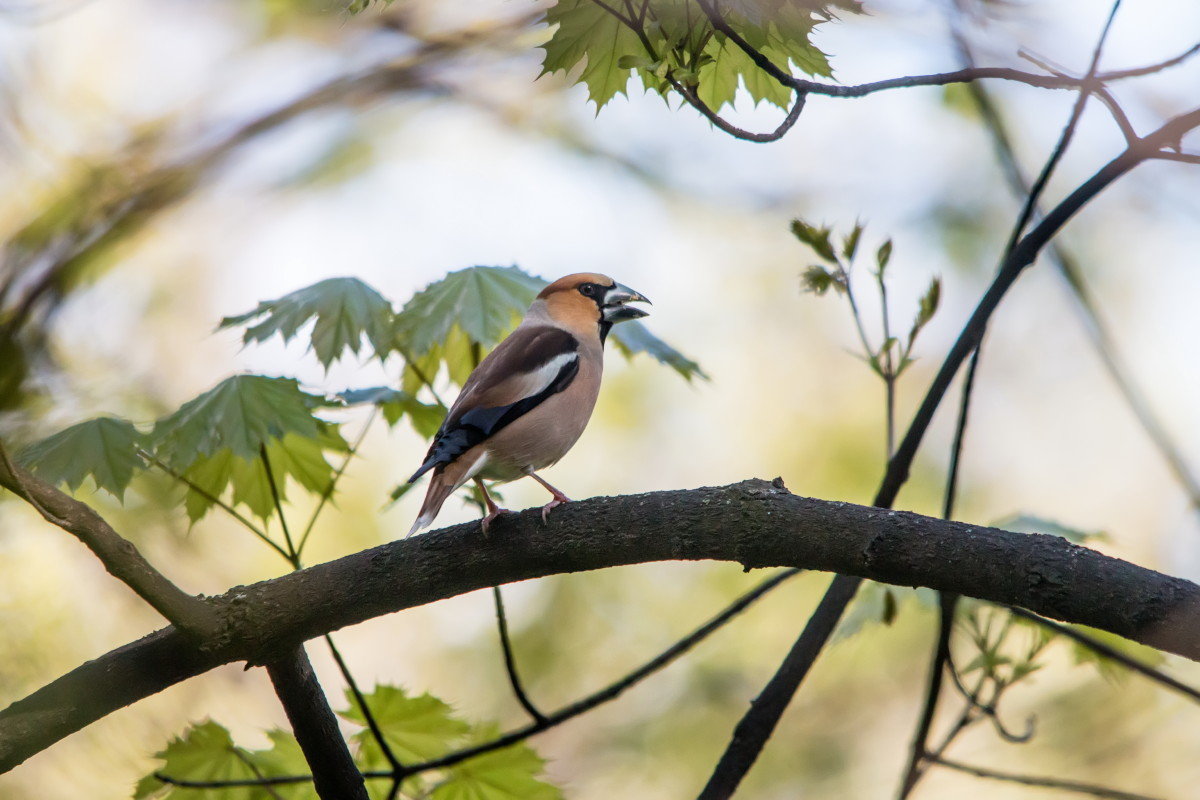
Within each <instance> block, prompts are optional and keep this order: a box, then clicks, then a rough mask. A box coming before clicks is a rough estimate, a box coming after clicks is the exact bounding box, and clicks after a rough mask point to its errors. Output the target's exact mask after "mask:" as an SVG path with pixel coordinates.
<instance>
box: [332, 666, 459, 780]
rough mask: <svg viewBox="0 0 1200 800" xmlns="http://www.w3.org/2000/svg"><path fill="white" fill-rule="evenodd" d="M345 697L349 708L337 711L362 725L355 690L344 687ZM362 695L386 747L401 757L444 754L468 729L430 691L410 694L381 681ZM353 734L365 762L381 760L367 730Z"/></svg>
mask: <svg viewBox="0 0 1200 800" xmlns="http://www.w3.org/2000/svg"><path fill="white" fill-rule="evenodd" d="M346 697H347V699H348V701H349V703H350V708H349V709H348V710H346V711H342V712H339V715H340V716H341V717H343V718H344V719H347V720H349V721H351V722H353V723H355V724H357V725H362V726H364V728H365V726H366V719H365V718H364V717H363V715H362V711H361V710H360V709H359V707H358V702H357V700H356V699H355V697H354V694H353V693H352V692H349V691H347V692H346ZM364 699H365V700H366V702H367V706H368V707H369V708H370V709H371V714H372V716H373V717H374V718H375V720H376V721H377V722H378V723H379V726H380V728H382V729H383V734H384V738H385V739H386V740H387V743H388V747H390V748H391V749H392V752H393V753H395V755H396V757H397V758H399V759H400V760H401V761H407V762H414V761H427V760H429V759H431V758H437V757H438V756H441V755H445V754H446V753H448V752H449V751H450V749H451V748H453V747H455V746H457V745H458V744H460V743H461V741H462V738H463V736H464V735H465V734H466V733H467V731H468V730H469V729H470V726H469V725H468V724H467V723H466V722H464V721H462V720H461V719H458V718H457V717H455V716H454V710H453V709H452V708H450V706H449V705H447V704H446V703H444V702H443V701H441V700H439V699H438V698H436V697H434V696H433V695H429V694H423V695H421V696H419V697H409V695H408V693H407V692H405V691H404V690H403V689H401V688H399V687H396V686H384V685H380V686H376V687H375V691H374V692H372V693H371V694H368V695H365V696H364ZM352 738H353V739H354V741H355V742H357V743H358V746H359V757H360V759H361V760H362V761H363V762H365V764H367V765H379V764H382V763H384V759H383V753H382V751H381V750H380V749H379V744H378V742H376V741H375V739H374V737H373V735H372V734H371V731H370V730H362V731H360V732H359V733H356V734H354V736H353V737H352Z"/></svg>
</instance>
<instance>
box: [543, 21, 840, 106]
mask: <svg viewBox="0 0 1200 800" xmlns="http://www.w3.org/2000/svg"><path fill="white" fill-rule="evenodd" d="M641 10H642V4H641V3H637V4H635V11H630V10H629V9H628V8H627V7H626V6H625V5H624V4H622V3H619V2H617V3H612V4H609V6H608V8H605V6H604V4H601V3H598V2H595V0H558V2H557V3H555V4H554V5H553V6H551V7H550V8H549V9H548V10H547V12H546V15H545V17H544V20H545V21H546V22H547V23H548V24H549V25H550V28H551V33H550V37H549V39H548V40H547V41H546V43H545V44H544V45H543V49H544V50H545V56H544V58H543V60H542V72H543V74H545V73H552V72H564V73H567V74H574V75H575V78H574V80H575V81H576V82H581V83H585V84H587V86H588V91H589V96H590V98H591V99H592V100H593V101H595V103H596V107H597V111H599V109H600V108H602V107H603V106H604V105H605V103H607V102H608V101H609V100H611V99H612V98H613V97H615V96H616V95H617V94H618V93H623V92H624V91H625V87H626V85H627V84H628V81H629V78H630V77H631V75H632V74H634V73H637V74H638V75H639V76H640V77H641V79H642V83H643V85H644V86H645V88H646V89H647V90H651V91H655V92H658V93H660V94H665V93H666V92H669V91H671V90H672V88H673V87H672V83H671V80H674V81H676V82H678V83H682V84H684V85H686V86H689V87H691V88H692V89H693V90H694V91H695V92H696V93H697V95H698V96H699V97H700V99H701V100H702V101H703V102H704V103H705V104H706V105H708V106H709V107H710V108H713V109H714V110H719V109H720V108H721V107H723V106H725V105H729V104H732V103H733V100H734V96H735V94H736V91H737V86H738V82H739V80H740V81H741V83H742V84H743V85H745V87H746V90H747V92H748V93H749V94H750V96H751V97H752V98H753V99H754V102H755V103H756V104H757V103H758V102H760V101H763V100H766V101H768V102H770V103H774V104H775V105H778V106H780V107H781V108H786V107H787V106H788V105H790V103H791V101H792V100H791V98H792V90H791V89H790V88H788V87H787V86H785V85H783V84H781V83H780V82H779V81H777V80H775V78H773V77H771V76H770V75H768V74H767V73H766V72H764V71H763V70H762V69H761V68H759V66H758V65H757V64H755V63H754V61H753V59H751V58H750V56H749V55H748V54H746V53H745V52H744V51H743V50H742V49H741V48H740V47H738V46H737V45H735V44H733V43H732V42H730V41H728V39H727V37H726V36H725V34H723V33H721V32H718V31H716V30H715V29H714V28H713V27H712V25H711V23H710V22H709V20H708V17H707V16H706V15H705V14H703V13H702V12H701V10H700V9H699V7H698V6H697V5H696V3H695V2H694V0H649V2H648V5H647V6H646V9H645V14H644V18H642V19H638V18H637V17H638V14H640V13H641ZM720 10H721V14H722V17H723V18H724V20H725V22H726V23H728V25H729V26H730V27H731V28H732V29H733V30H734V31H736V32H737V33H738V34H740V35H741V37H742V38H743V39H745V40H746V41H747V43H749V44H750V45H751V46H752V47H753V48H754V49H755V50H757V51H758V52H759V53H761V54H762V55H764V56H765V57H766V58H768V59H769V60H770V61H771V62H772V63H774V64H775V65H776V66H777V67H779V68H780V69H782V70H783V71H785V72H788V73H790V74H794V73H795V72H796V71H799V72H802V73H806V74H808V75H813V76H820V77H830V76H831V75H832V69H831V68H830V65H829V59H828V57H827V56H826V55H825V54H824V53H822V52H821V51H820V50H819V49H818V48H817V47H816V46H815V45H814V44H813V43H812V34H813V31H814V29H815V28H816V26H817V25H819V24H821V23H822V22H826V21H829V20H832V19H834V18H835V14H834V12H835V10H844V11H850V12H854V13H859V12H861V11H862V8H861V6H860V4H859V3H857V2H855V0H830V1H829V2H824V1H823V0H765V1H764V0H731V1H730V2H723V3H721V5H720ZM614 12H616V13H614ZM635 12H637V13H635ZM617 14H620V15H621V17H622V19H618V17H617ZM623 20H624V21H623ZM627 21H632V22H633V23H634V27H630V25H628V24H626V22H627ZM635 28H636V30H635ZM581 64H582V65H583V67H582V68H580V65H581Z"/></svg>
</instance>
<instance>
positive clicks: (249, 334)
mask: <svg viewBox="0 0 1200 800" xmlns="http://www.w3.org/2000/svg"><path fill="white" fill-rule="evenodd" d="M312 320H315V322H314V323H313V328H312V334H311V336H310V337H309V346H310V347H311V348H312V350H313V352H315V353H316V354H317V359H318V360H319V361H320V362H321V364H322V365H323V366H324V367H325V368H326V369H328V368H329V365H330V364H332V363H333V362H334V361H336V360H337V359H338V358H340V357H341V356H342V355H343V354H344V353H345V352H347V351H349V352H351V353H353V354H354V355H358V353H359V351H360V350H361V348H362V345H363V339H364V338H365V339H366V340H367V341H368V342H370V344H371V346H372V347H373V348H374V349H375V353H376V355H377V356H378V357H379V358H381V359H382V358H386V357H387V355H388V353H389V352H391V347H390V345H391V325H392V306H391V304H390V303H389V302H388V301H387V300H385V299H384V298H383V295H381V294H379V292H377V291H375V289H373V288H371V287H370V286H368V285H367V284H366V283H364V282H363V281H360V280H359V279H358V278H329V279H328V280H323V281H321V282H319V283H315V284H313V285H312V286H308V287H306V288H304V289H299V290H297V291H294V292H292V293H291V294H287V295H284V296H283V297H280V298H279V299H277V300H265V301H263V302H261V303H259V304H258V306H257V307H256V308H255V309H254V310H253V311H249V312H247V313H245V314H239V315H238V316H234V317H225V318H224V319H222V320H221V324H220V325H219V326H217V329H218V330H221V329H223V328H232V327H237V326H247V327H246V331H245V333H243V334H242V341H243V342H244V343H247V344H248V343H250V342H264V341H266V340H267V339H270V338H271V337H272V336H274V335H276V334H279V336H281V337H282V338H283V340H284V341H285V342H288V341H291V340H292V339H293V338H295V336H296V335H297V333H299V331H300V328H302V327H303V326H304V325H305V324H307V323H308V322H309V321H312Z"/></svg>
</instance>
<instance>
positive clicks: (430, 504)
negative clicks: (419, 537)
mask: <svg viewBox="0 0 1200 800" xmlns="http://www.w3.org/2000/svg"><path fill="white" fill-rule="evenodd" d="M456 488H458V487H457V486H455V484H454V480H453V479H452V478H448V477H447V475H446V473H445V472H436V473H434V475H433V478H432V480H430V481H429V489H427V490H426V492H425V502H424V503H422V504H421V513H419V514H418V515H417V519H416V522H414V523H413V526H412V527H411V528H409V530H408V534H407V535H406V536H405V538H408V536H412V535H413V534H414V533H416V532H417V531H419V530H421V529H422V528H428V527H429V526H430V524H432V523H433V520H434V518H436V517H437V515H438V512H439V511H441V510H442V503H445V502H446V498H447V497H449V496H450V494H451V493H452V492H453V491H454V490H455V489H456Z"/></svg>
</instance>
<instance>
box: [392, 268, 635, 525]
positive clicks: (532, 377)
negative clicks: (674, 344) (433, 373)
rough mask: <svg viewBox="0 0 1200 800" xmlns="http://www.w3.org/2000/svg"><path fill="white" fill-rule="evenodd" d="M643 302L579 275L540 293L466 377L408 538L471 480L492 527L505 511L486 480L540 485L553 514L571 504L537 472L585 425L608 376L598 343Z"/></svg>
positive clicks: (606, 280) (593, 276) (599, 278)
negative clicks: (604, 374) (526, 480)
mask: <svg viewBox="0 0 1200 800" xmlns="http://www.w3.org/2000/svg"><path fill="white" fill-rule="evenodd" d="M638 302H641V303H649V302H650V301H649V299H647V298H646V297H645V296H644V295H642V294H640V293H639V292H636V291H634V290H633V289H630V288H629V287H628V286H624V285H622V284H620V283H617V282H616V281H614V280H613V279H612V278H610V277H608V276H607V275H601V274H598V273H591V272H580V273H575V274H573V275H567V276H566V277H563V278H559V279H558V280H556V281H554V282H552V283H550V284H549V285H547V286H546V287H545V288H544V289H542V290H541V292H539V293H538V295H537V297H536V298H535V299H534V301H533V303H532V305H530V306H529V311H528V312H527V313H526V314H525V317H524V319H522V320H521V323H520V324H519V325H518V326H517V327H516V329H515V330H513V332H512V333H510V334H509V335H508V336H507V337H506V338H505V339H504V340H503V341H502V342H500V344H498V345H496V347H495V349H494V350H492V352H490V353H489V354H488V355H487V357H485V358H484V359H483V360H482V361H481V362H479V365H478V366H477V367H475V369H474V370H473V371H472V372H471V374H470V375H469V376H468V377H467V380H466V382H465V383H464V384H463V387H462V391H461V392H459V395H458V398H457V399H456V400H455V401H454V404H453V405H452V406H451V407H450V410H449V412H447V414H446V418H445V420H444V421H443V422H442V425H441V427H440V428H439V429H438V432H437V433H436V434H435V435H434V438H433V443H432V444H431V445H430V447H429V452H428V453H427V454H426V456H425V460H424V462H422V464H421V466H420V468H418V469H417V471H416V472H415V473H413V476H412V477H411V478H409V479H408V482H409V483H410V484H411V483H413V482H415V481H416V480H417V479H418V478H420V477H421V476H422V475H424V474H425V473H427V472H432V473H433V475H432V478H431V480H430V482H429V488H428V489H427V490H426V492H425V500H424V502H423V503H422V504H421V510H420V512H419V513H418V515H417V519H416V521H415V522H413V526H412V529H411V530H409V532H408V536H412V535H413V534H414V533H416V532H417V531H419V530H421V529H422V528H425V527H428V526H429V525H430V524H432V522H433V520H434V519H435V518H436V517H437V515H438V512H439V511H440V510H441V508H442V504H443V503H445V502H446V498H448V497H449V496H450V495H451V494H452V493H453V492H454V491H455V490H456V489H458V488H459V487H460V486H463V485H465V484H466V483H467V482H468V481H471V480H474V481H475V484H476V485H477V486H478V487H479V490H480V492H481V493H482V494H483V499H484V503H485V504H486V505H487V514H486V515H485V516H484V517H483V520H482V527H483V533H484V535H487V532H488V526H489V525H490V524H491V522H492V520H494V519H495V518H496V517H497V516H499V515H500V514H504V513H507V509H503V508H501V507H500V506H498V505H497V504H496V503H495V501H493V500H492V497H491V495H489V494H488V491H487V488H486V487H485V486H484V485H483V479H484V478H486V479H488V480H491V481H494V482H496V483H506V482H508V481H514V480H518V479H519V478H523V477H530V478H533V479H534V480H535V481H537V482H538V483H540V484H541V485H542V486H543V487H545V488H546V490H547V491H549V492H550V494H551V495H552V498H551V500H550V502H549V503H547V504H546V505H545V506H543V508H542V521H543V522H546V520H547V514H549V512H550V510H551V509H553V508H555V507H557V506H559V505H562V504H563V503H566V502H570V498H569V497H567V496H566V495H565V494H563V493H562V492H560V491H559V490H558V489H556V488H555V487H553V486H551V485H550V484H549V483H547V482H546V481H545V480H544V479H543V478H542V477H541V476H540V475H538V474H537V473H538V471H539V470H543V469H545V468H547V467H549V466H551V465H553V464H555V463H557V462H558V460H559V459H561V458H562V457H563V456H564V455H566V453H567V451H568V450H570V449H571V447H572V446H573V445H574V444H575V442H576V441H577V440H578V439H579V437H580V435H581V434H582V433H583V430H584V428H585V427H587V423H588V420H589V419H590V418H591V415H592V409H593V408H594V407H595V405H596V398H597V396H598V395H599V393H600V377H601V374H602V372H603V369H604V341H605V338H606V337H607V336H608V332H609V330H611V329H612V326H613V325H616V324H618V323H620V322H625V321H627V320H633V319H639V318H641V317H645V316H648V313H647V312H646V311H644V310H642V309H641V308H638V307H636V306H631V305H629V304H630V303H638Z"/></svg>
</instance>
